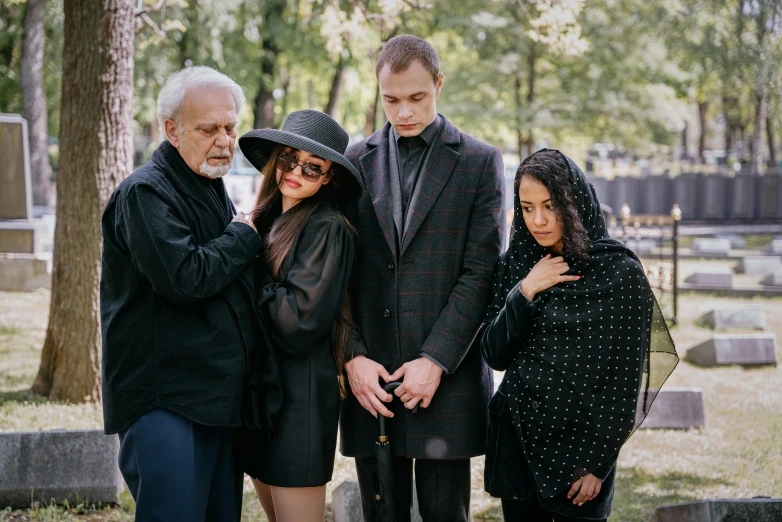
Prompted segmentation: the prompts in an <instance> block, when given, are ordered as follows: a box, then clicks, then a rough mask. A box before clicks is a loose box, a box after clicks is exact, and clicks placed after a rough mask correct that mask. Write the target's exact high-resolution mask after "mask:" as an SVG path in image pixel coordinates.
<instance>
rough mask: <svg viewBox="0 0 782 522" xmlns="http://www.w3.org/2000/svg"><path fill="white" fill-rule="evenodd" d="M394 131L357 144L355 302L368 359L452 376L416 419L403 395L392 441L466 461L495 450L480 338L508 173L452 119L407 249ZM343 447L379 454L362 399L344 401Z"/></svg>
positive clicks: (396, 448)
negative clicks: (431, 361) (438, 368)
mask: <svg viewBox="0 0 782 522" xmlns="http://www.w3.org/2000/svg"><path fill="white" fill-rule="evenodd" d="M388 131H389V124H386V125H385V126H384V127H383V128H382V129H381V130H380V131H378V132H376V133H375V134H373V135H372V136H370V137H369V138H367V139H366V140H364V141H361V142H359V143H356V144H354V145H352V146H350V147H349V148H348V150H347V152H346V156H347V157H348V159H350V161H351V162H353V164H354V165H355V166H356V167H357V168H358V169H359V171H360V173H361V176H362V178H363V183H364V185H365V189H366V190H364V193H363V195H362V196H361V199H360V200H359V201H358V203H357V208H356V209H354V212H353V214H354V215H353V216H352V219H353V220H354V223H355V225H356V227H357V229H358V235H359V239H358V243H357V246H356V265H355V267H354V269H353V282H352V287H351V296H352V297H351V298H352V303H353V314H354V319H355V321H356V324H357V325H358V327H359V329H360V332H361V338H360V339H357V340H356V341H357V342H356V343H355V347H354V348H353V349H350V350H349V352H350V353H348V354H347V358H348V359H349V358H351V357H355V356H357V355H360V354H363V355H366V356H367V357H369V358H370V359H373V360H375V361H377V362H380V363H381V364H383V365H384V366H385V368H386V369H387V370H388V371H389V373H391V372H394V371H395V370H396V369H397V368H399V367H400V366H401V365H402V364H403V363H405V362H407V361H411V360H413V359H416V358H418V357H421V355H422V354H424V353H426V354H428V355H430V356H432V357H434V358H435V359H436V360H437V361H439V362H440V363H441V364H442V365H443V366H445V368H446V369H447V372H446V373H444V374H443V377H442V381H441V383H440V386H439V388H438V390H437V392H436V393H435V396H434V398H433V399H432V402H431V404H430V405H429V407H428V408H425V409H424V408H421V409H420V411H419V413H417V414H416V415H413V414H411V413H410V412H409V411H408V410H406V409H405V408H404V407H403V406H402V405H401V402H400V401H399V400H398V399H395V400H394V402H393V404H392V406H391V408H392V410H393V411H394V412H395V416H394V418H393V419H391V420H390V421H389V422H388V430H389V433H388V434H389V439H390V440H391V446H392V448H393V452H394V454H395V455H397V456H406V457H412V458H436V459H457V458H468V457H473V456H476V455H482V454H483V453H484V446H485V444H486V425H487V405H488V403H489V400H490V398H491V395H492V392H493V378H492V373H491V371H490V370H489V368H488V367H487V366H486V363H485V362H484V361H483V360H482V359H481V354H480V349H479V348H480V346H479V343H476V345H475V346H474V347H472V344H473V340H474V339H475V336H476V334H477V332H478V329H479V327H480V325H481V322H482V321H483V319H484V316H485V314H486V306H487V304H488V302H489V297H490V296H489V290H490V289H489V286H490V283H491V278H492V272H493V270H494V266H495V263H496V261H497V258H498V256H499V254H500V248H501V245H502V234H503V230H504V219H503V187H504V182H503V165H502V156H501V154H500V151H499V150H498V149H497V148H496V147H492V146H490V145H487V144H486V143H483V142H481V141H479V140H477V139H475V138H473V137H472V136H468V135H467V134H464V133H462V132H460V131H459V130H458V129H457V128H456V127H455V126H454V125H452V124H451V123H450V122H449V121H448V120H447V119H445V118H444V117H443V125H442V126H441V128H440V133H439V135H438V137H437V138H436V139H435V141H434V143H433V144H432V149H431V152H430V156H429V160H428V161H427V163H426V165H424V167H423V170H422V171H421V174H420V175H419V178H418V185H417V187H416V189H415V192H414V194H413V197H412V200H411V202H410V208H409V210H408V213H409V218H408V222H407V226H406V228H405V233H404V237H403V240H402V241H399V240H398V239H397V233H396V228H395V224H394V208H393V207H394V203H393V201H394V198H393V197H392V193H391V192H392V191H391V189H390V176H389V167H388V165H389V141H388ZM340 434H341V435H340V437H341V441H340V443H341V447H340V449H341V451H342V453H343V454H344V455H346V456H351V457H369V456H372V455H373V454H374V447H375V441H376V439H377V421H376V420H375V418H374V417H372V415H370V414H369V413H368V412H367V411H366V410H364V408H362V407H361V405H360V404H359V403H358V401H357V400H356V399H355V397H353V395H352V394H350V393H348V398H347V399H346V400H345V401H343V406H342V414H341V419H340Z"/></svg>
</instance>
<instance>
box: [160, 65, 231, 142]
mask: <svg viewBox="0 0 782 522" xmlns="http://www.w3.org/2000/svg"><path fill="white" fill-rule="evenodd" d="M201 86H206V87H212V88H226V89H230V90H231V96H232V97H233V99H234V106H235V107H236V113H237V116H238V114H239V111H241V110H242V106H243V105H244V102H245V97H244V91H243V90H242V88H241V87H240V86H239V84H238V83H236V82H235V81H233V80H232V79H231V78H229V77H228V76H226V75H224V74H223V73H221V72H218V71H216V70H214V69H212V68H211V67H206V66H204V65H196V66H193V67H187V68H186V69H182V70H180V71H177V72H175V73H174V74H172V75H171V76H169V77H168V79H167V80H166V83H165V84H164V85H163V88H162V89H161V90H160V94H158V97H157V122H158V125H159V126H160V134H161V136H163V137H164V138H167V135H166V125H165V122H166V120H168V119H170V120H174V121H175V122H176V124H177V126H178V127H179V128H180V129H181V128H182V124H181V122H180V120H179V111H180V110H181V109H182V104H183V103H184V101H185V95H186V94H187V91H188V90H190V89H192V88H193V87H201Z"/></svg>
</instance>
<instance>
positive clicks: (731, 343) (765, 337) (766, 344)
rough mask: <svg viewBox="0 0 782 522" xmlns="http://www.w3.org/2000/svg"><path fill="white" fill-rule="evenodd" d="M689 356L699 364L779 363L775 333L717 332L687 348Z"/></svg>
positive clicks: (707, 365)
mask: <svg viewBox="0 0 782 522" xmlns="http://www.w3.org/2000/svg"><path fill="white" fill-rule="evenodd" d="M687 359H689V360H690V361H692V362H694V363H695V364H697V365H699V366H705V367H710V366H721V365H730V364H739V365H742V366H757V365H766V364H769V365H774V366H776V364H777V346H776V338H775V336H774V335H773V334H715V335H714V336H713V337H712V338H711V339H709V340H708V341H706V342H703V343H701V344H699V345H697V346H695V347H693V348H690V349H689V350H688V351H687Z"/></svg>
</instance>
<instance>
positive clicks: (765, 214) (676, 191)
mask: <svg viewBox="0 0 782 522" xmlns="http://www.w3.org/2000/svg"><path fill="white" fill-rule="evenodd" d="M589 181H590V182H591V183H592V184H593V185H594V186H595V190H596V191H597V195H598V197H599V198H600V202H601V203H603V204H604V205H608V206H609V207H611V208H612V209H613V210H614V212H618V211H619V209H621V208H622V206H623V205H628V206H629V207H630V208H631V209H632V211H633V212H635V213H638V214H656V215H661V214H667V213H668V212H669V211H670V209H671V207H673V205H674V203H678V204H679V205H681V209H682V220H684V221H702V222H713V223H715V224H716V223H730V222H758V221H765V222H769V221H780V220H782V173H780V171H777V170H772V171H769V172H766V173H765V174H762V175H757V174H750V173H748V172H740V173H737V174H735V175H730V174H728V173H727V172H721V173H710V174H701V173H688V174H680V175H678V176H676V177H669V176H665V175H658V176H651V175H650V176H645V177H616V178H614V179H612V180H609V179H605V178H599V177H595V176H589Z"/></svg>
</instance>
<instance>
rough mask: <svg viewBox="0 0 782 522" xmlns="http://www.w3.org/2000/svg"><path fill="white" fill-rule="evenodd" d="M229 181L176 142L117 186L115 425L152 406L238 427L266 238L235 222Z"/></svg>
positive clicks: (105, 308)
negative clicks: (256, 265) (256, 271)
mask: <svg viewBox="0 0 782 522" xmlns="http://www.w3.org/2000/svg"><path fill="white" fill-rule="evenodd" d="M234 213H235V210H234V208H233V205H232V204H231V201H230V199H229V198H228V196H227V194H226V192H225V186H224V184H223V182H222V180H209V179H208V178H205V177H203V176H199V175H197V174H196V173H194V172H193V171H192V170H191V169H190V168H188V167H187V164H186V163H185V162H184V160H182V158H181V156H180V155H179V152H178V151H177V150H176V149H175V148H174V147H173V146H172V145H171V144H169V143H168V142H164V143H163V144H161V145H160V147H159V148H158V149H157V150H156V151H155V153H154V155H153V157H152V160H151V161H149V162H148V163H146V164H145V165H143V166H142V167H141V168H139V169H138V170H137V171H136V172H134V173H133V174H132V175H131V176H129V177H128V178H127V179H126V180H125V181H123V182H122V183H121V184H120V185H119V187H117V189H116V190H115V191H114V194H112V196H111V198H110V199H109V202H108V205H107V206H106V210H105V211H104V214H103V220H102V227H103V262H102V273H101V283H100V298H101V301H100V312H101V329H102V336H103V368H102V375H103V416H104V424H105V431H106V433H117V432H120V431H123V430H125V429H126V428H127V427H128V426H129V425H130V424H132V423H133V422H134V421H135V420H136V419H137V418H138V417H139V416H141V415H143V414H144V413H146V412H148V411H150V410H152V409H153V408H165V409H168V410H171V411H173V412H175V413H178V414H180V415H182V416H184V417H186V418H188V419H191V420H193V421H195V422H198V423H201V424H206V425H211V426H238V425H240V406H241V402H242V400H241V398H242V382H243V378H244V373H245V368H246V359H247V353H246V352H247V350H248V349H249V347H252V346H253V344H254V342H255V329H256V324H257V312H256V309H255V306H254V291H253V270H252V268H251V267H250V264H251V263H252V261H253V259H255V257H256V256H257V255H258V254H259V252H260V250H261V239H260V237H259V236H258V234H257V233H256V232H255V231H254V230H253V229H252V228H251V227H249V226H248V225H246V224H243V223H232V222H231V219H232V217H233V214H234Z"/></svg>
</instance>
